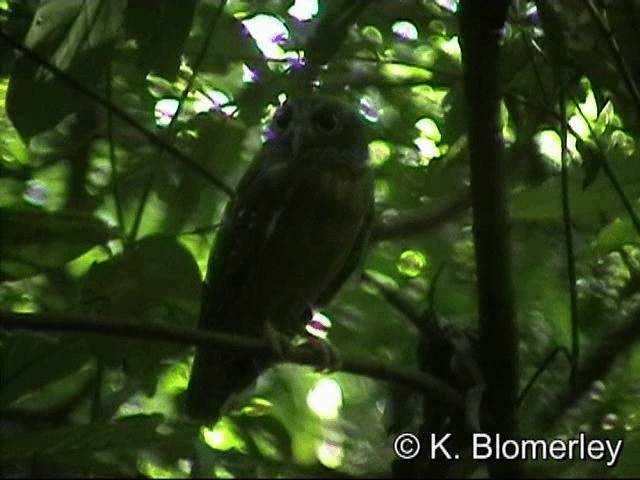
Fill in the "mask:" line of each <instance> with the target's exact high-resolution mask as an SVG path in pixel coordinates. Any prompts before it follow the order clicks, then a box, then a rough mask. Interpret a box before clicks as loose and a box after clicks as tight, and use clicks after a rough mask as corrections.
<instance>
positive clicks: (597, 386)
mask: <svg viewBox="0 0 640 480" xmlns="http://www.w3.org/2000/svg"><path fill="white" fill-rule="evenodd" d="M606 391H607V387H606V386H605V384H604V382H602V380H596V381H595V382H593V384H592V385H591V388H590V389H589V398H590V399H591V400H593V401H594V402H600V401H602V397H603V395H604V393H605V392H606Z"/></svg>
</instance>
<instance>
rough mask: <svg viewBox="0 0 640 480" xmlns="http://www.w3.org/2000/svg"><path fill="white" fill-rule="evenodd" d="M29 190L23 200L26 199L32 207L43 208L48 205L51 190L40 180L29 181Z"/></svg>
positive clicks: (24, 194) (27, 189)
mask: <svg viewBox="0 0 640 480" xmlns="http://www.w3.org/2000/svg"><path fill="white" fill-rule="evenodd" d="M26 183H27V188H26V189H25V191H24V193H23V195H22V198H24V199H25V200H26V201H27V202H28V203H30V204H31V205H37V206H42V205H44V204H46V203H47V198H48V197H49V188H48V187H47V185H45V184H44V183H42V182H40V181H38V180H29V181H27V182H26Z"/></svg>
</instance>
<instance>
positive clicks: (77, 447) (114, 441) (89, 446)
mask: <svg viewBox="0 0 640 480" xmlns="http://www.w3.org/2000/svg"><path fill="white" fill-rule="evenodd" d="M161 421H162V417H161V416H160V415H153V416H135V417H127V418H123V419H121V420H116V421H114V422H103V423H92V424H90V425H74V426H69V427H61V428H55V429H52V430H47V431H43V432H36V433H29V434H26V435H21V436H11V437H4V436H3V437H0V445H1V448H0V462H15V461H18V460H25V459H30V458H32V457H34V456H44V455H56V456H69V455H73V456H82V455H93V454H94V453H96V452H100V451H105V450H120V451H126V450H129V449H135V448H149V447H152V446H153V445H154V444H155V443H158V442H162V441H163V438H162V435H160V434H158V433H157V428H158V426H159V425H160V422H161Z"/></svg>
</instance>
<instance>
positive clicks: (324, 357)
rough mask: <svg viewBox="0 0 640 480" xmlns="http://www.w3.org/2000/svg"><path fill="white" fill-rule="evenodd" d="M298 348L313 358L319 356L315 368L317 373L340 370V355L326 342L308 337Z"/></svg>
mask: <svg viewBox="0 0 640 480" xmlns="http://www.w3.org/2000/svg"><path fill="white" fill-rule="evenodd" d="M298 348H302V349H306V350H308V351H310V352H311V354H312V355H313V356H314V357H318V356H320V359H319V360H318V362H317V364H316V366H315V370H316V371H317V372H323V373H331V372H335V371H336V370H340V369H341V368H342V358H341V357H340V353H339V352H338V350H337V349H336V347H334V346H333V344H331V343H330V342H329V341H328V340H325V339H322V338H318V337H312V336H308V337H307V338H306V339H305V340H304V341H303V343H302V344H301V345H300V346H299V347H298Z"/></svg>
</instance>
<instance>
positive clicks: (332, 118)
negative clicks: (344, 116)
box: [312, 109, 340, 133]
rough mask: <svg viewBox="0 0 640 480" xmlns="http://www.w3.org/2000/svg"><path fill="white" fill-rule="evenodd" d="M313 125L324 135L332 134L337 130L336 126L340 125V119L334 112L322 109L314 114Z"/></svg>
mask: <svg viewBox="0 0 640 480" xmlns="http://www.w3.org/2000/svg"><path fill="white" fill-rule="evenodd" d="M312 120H313V124H314V125H315V126H316V127H317V128H318V129H319V130H320V131H321V132H324V133H334V132H335V131H336V130H338V125H339V124H340V119H339V118H338V115H337V114H336V113H335V112H332V111H331V110H328V109H324V110H320V111H319V112H316V113H315V114H314V115H313V118H312Z"/></svg>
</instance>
